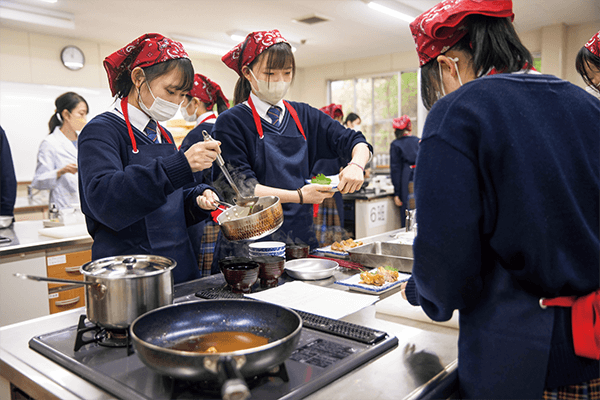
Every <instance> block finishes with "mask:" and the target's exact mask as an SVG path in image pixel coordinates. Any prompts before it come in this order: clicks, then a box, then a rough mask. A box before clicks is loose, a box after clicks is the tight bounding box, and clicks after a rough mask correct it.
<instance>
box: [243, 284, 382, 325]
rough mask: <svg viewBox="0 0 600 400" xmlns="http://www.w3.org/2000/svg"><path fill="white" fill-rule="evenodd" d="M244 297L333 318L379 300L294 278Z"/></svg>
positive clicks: (377, 297)
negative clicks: (291, 280)
mask: <svg viewBox="0 0 600 400" xmlns="http://www.w3.org/2000/svg"><path fill="white" fill-rule="evenodd" d="M244 296H246V297H251V298H253V299H257V300H262V301H266V302H269V303H274V304H277V305H280V306H284V307H289V308H293V309H295V310H299V311H304V312H308V313H312V314H317V315H321V316H324V317H328V318H333V319H340V318H342V317H344V316H346V315H348V314H352V313H354V312H356V311H359V310H362V309H363V308H365V307H368V306H370V305H371V304H373V303H375V302H376V301H377V300H379V296H373V295H371V294H358V293H349V292H347V291H343V290H337V289H330V288H325V287H321V286H316V285H311V284H308V283H304V282H298V281H293V282H288V283H285V284H283V285H281V286H278V287H275V288H271V289H269V290H264V291H262V292H259V293H251V294H246V295H244Z"/></svg>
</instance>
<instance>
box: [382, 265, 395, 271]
mask: <svg viewBox="0 0 600 400" xmlns="http://www.w3.org/2000/svg"><path fill="white" fill-rule="evenodd" d="M383 268H385V269H387V270H388V271H396V272H398V268H394V267H390V266H387V267H383Z"/></svg>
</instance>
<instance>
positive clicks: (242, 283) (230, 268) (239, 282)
mask: <svg viewBox="0 0 600 400" xmlns="http://www.w3.org/2000/svg"><path fill="white" fill-rule="evenodd" d="M259 267H260V265H259V264H258V263H257V262H255V261H253V260H252V259H251V258H245V257H227V258H224V259H222V260H219V269H220V270H221V272H222V273H223V277H224V278H225V281H226V282H227V284H228V285H229V286H230V287H231V291H232V292H233V293H250V292H251V288H252V285H254V283H256V281H257V280H258V274H259Z"/></svg>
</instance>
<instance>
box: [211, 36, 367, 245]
mask: <svg viewBox="0 0 600 400" xmlns="http://www.w3.org/2000/svg"><path fill="white" fill-rule="evenodd" d="M222 60H223V62H224V63H225V64H226V65H227V66H228V67H229V68H231V69H233V70H234V71H235V72H236V73H237V74H238V75H239V79H238V82H237V84H236V88H235V94H234V103H235V104H236V105H235V106H234V107H232V108H231V109H229V110H228V111H226V112H224V113H223V114H221V115H220V116H219V118H218V119H217V122H216V123H215V127H214V130H213V133H214V135H215V138H216V139H217V140H219V141H221V142H222V146H221V148H222V150H223V158H224V159H225V161H226V162H227V163H228V164H229V165H230V166H231V168H232V171H233V172H234V175H235V176H236V177H237V179H240V180H241V181H242V180H243V182H244V183H245V184H246V187H247V189H248V194H252V195H256V196H270V195H272V196H278V197H279V198H280V200H281V202H282V203H283V213H284V222H283V226H282V227H281V228H280V229H279V231H278V232H276V233H275V234H274V235H271V236H272V237H279V238H281V239H284V240H285V239H287V240H291V241H294V240H297V241H301V242H304V243H306V244H309V245H310V246H311V247H312V248H315V247H317V246H318V243H317V240H316V237H315V233H314V232H313V229H312V204H319V203H321V202H322V201H323V200H324V199H326V198H329V197H331V196H332V195H333V193H331V192H329V191H326V190H323V187H322V186H321V185H312V184H307V183H306V179H310V178H311V176H310V172H311V170H312V167H313V165H314V163H315V162H316V161H317V160H319V159H322V158H336V157H345V158H346V159H348V160H350V162H349V163H348V164H347V165H346V166H345V168H344V169H343V170H342V172H341V173H340V185H339V186H338V189H339V190H340V191H341V192H342V193H351V192H354V191H356V190H358V189H359V188H360V187H361V185H362V183H363V181H364V177H363V174H364V167H365V164H366V163H367V161H369V157H370V153H371V146H370V145H369V144H367V141H366V139H365V137H364V136H363V135H362V133H360V132H356V131H353V130H351V129H346V128H344V126H342V125H341V124H340V123H339V122H337V121H334V120H333V119H331V118H330V117H329V116H327V115H325V114H324V113H322V112H320V111H319V110H318V109H316V108H313V107H311V106H309V105H307V104H304V103H298V102H291V101H285V100H283V98H284V96H285V95H286V93H287V90H288V88H289V86H290V84H291V83H292V80H293V78H294V73H295V66H296V64H295V60H294V55H293V53H292V48H291V46H290V44H289V43H288V42H287V41H286V40H285V38H283V36H281V34H280V33H279V31H277V30H273V31H263V32H253V33H251V34H249V35H248V36H247V37H246V39H245V40H244V41H243V42H242V43H240V44H238V45H237V46H236V47H235V48H234V49H232V50H231V51H230V52H229V53H227V54H226V55H225V56H224V57H223V58H222ZM234 179H235V178H234ZM265 240H268V239H265Z"/></svg>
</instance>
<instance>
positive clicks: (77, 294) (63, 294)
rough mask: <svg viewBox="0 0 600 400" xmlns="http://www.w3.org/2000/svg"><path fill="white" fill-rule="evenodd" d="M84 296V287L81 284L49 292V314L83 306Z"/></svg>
mask: <svg viewBox="0 0 600 400" xmlns="http://www.w3.org/2000/svg"><path fill="white" fill-rule="evenodd" d="M84 296H85V288H84V287H83V286H80V287H77V288H75V289H69V290H62V291H60V292H54V293H51V294H50V295H49V296H48V297H49V299H50V314H55V313H58V312H61V311H67V310H72V309H74V308H78V307H83V306H84V305H85V297H84Z"/></svg>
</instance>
